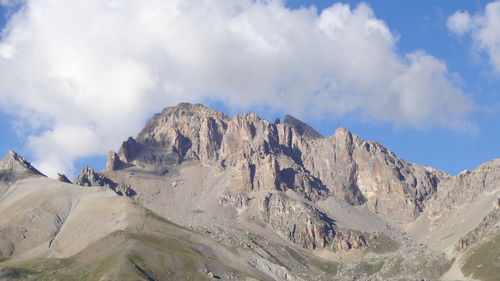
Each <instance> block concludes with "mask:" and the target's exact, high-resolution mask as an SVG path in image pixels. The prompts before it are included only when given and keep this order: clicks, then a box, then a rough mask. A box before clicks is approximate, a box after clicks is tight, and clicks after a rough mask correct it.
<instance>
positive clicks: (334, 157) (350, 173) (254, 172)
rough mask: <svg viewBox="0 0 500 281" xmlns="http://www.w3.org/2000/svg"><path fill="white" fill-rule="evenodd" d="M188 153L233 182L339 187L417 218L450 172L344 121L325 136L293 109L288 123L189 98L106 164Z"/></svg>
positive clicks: (313, 192) (324, 192)
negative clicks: (356, 131) (402, 155)
mask: <svg viewBox="0 0 500 281" xmlns="http://www.w3.org/2000/svg"><path fill="white" fill-rule="evenodd" d="M117 156H118V157H117ZM189 160H198V161H201V163H203V164H205V165H210V166H217V167H219V168H220V169H222V170H223V171H224V173H226V174H229V177H230V178H231V180H230V181H229V182H228V183H227V188H229V189H240V190H243V191H247V192H250V191H273V190H281V191H285V190H288V189H292V190H294V191H296V192H298V193H300V194H301V195H302V196H303V197H304V198H306V199H309V200H320V199H324V198H326V197H328V196H329V194H334V195H336V196H338V197H339V198H342V199H344V200H345V201H346V202H348V203H350V204H352V205H363V204H364V205H366V206H367V207H368V208H369V209H371V210H372V211H374V212H375V213H377V214H381V215H382V216H384V217H386V218H389V219H391V220H394V221H399V222H403V221H411V220H413V219H414V218H416V217H417V216H418V215H419V213H420V212H422V210H423V209H424V208H425V204H426V202H427V201H428V200H429V199H430V198H431V197H432V196H433V195H434V194H435V192H436V189H437V186H438V184H439V182H440V180H441V179H442V178H443V177H445V176H446V175H445V174H444V173H442V172H440V171H437V170H435V169H431V168H428V167H424V166H420V165H416V164H412V163H408V162H406V161H404V160H401V159H399V158H397V156H396V155H394V153H392V152H391V151H389V150H388V149H386V148H384V147H382V146H381V145H379V144H378V143H376V142H373V141H363V140H361V139H360V138H359V137H357V136H355V135H352V134H351V133H350V132H349V131H347V130H346V129H344V128H340V129H339V130H337V131H336V132H335V134H334V135H333V136H331V137H328V138H324V137H322V136H321V134H319V133H317V132H316V131H315V130H314V129H312V128H311V127H310V126H308V125H306V124H305V123H303V122H302V121H300V120H298V119H296V118H294V117H292V116H290V115H287V116H286V117H285V120H284V123H283V124H281V123H279V122H274V123H271V122H269V121H267V120H263V119H261V118H260V117H258V116H257V115H256V114H241V115H237V116H235V117H233V118H229V117H228V116H227V115H225V114H223V113H220V112H217V111H214V110H212V109H209V108H206V107H204V106H202V105H199V104H194V105H192V104H187V103H183V104H179V105H178V106H176V107H170V108H166V109H165V110H163V112H162V113H160V114H157V115H155V116H154V117H153V118H152V119H151V120H150V121H148V123H147V124H146V127H145V128H144V129H143V130H142V131H141V132H140V133H139V135H138V136H137V139H134V138H129V139H128V140H127V141H126V142H124V143H123V145H122V147H121V148H120V151H119V153H118V154H115V153H112V152H111V153H110V154H109V157H108V164H107V165H106V167H107V170H117V169H120V168H119V167H124V165H135V166H137V167H145V166H148V165H153V166H154V165H157V166H158V165H159V166H162V165H163V166H172V165H179V164H180V163H182V162H183V161H189Z"/></svg>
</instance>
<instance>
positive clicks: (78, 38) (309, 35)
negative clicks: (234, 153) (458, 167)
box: [0, 0, 471, 175]
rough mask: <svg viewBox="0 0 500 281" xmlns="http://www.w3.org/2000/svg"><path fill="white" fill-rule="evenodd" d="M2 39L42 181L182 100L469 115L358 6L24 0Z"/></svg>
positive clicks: (436, 118)
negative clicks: (45, 174)
mask: <svg viewBox="0 0 500 281" xmlns="http://www.w3.org/2000/svg"><path fill="white" fill-rule="evenodd" d="M2 38H3V39H2V40H1V42H0V44H1V45H0V46H2V47H1V48H0V50H2V51H1V52H0V53H1V54H2V55H1V56H0V103H1V104H2V106H3V107H4V110H7V111H9V112H15V113H16V114H17V115H18V117H19V118H20V119H21V120H23V121H24V123H28V124H30V125H31V127H32V128H33V129H36V130H35V131H38V132H40V130H42V131H41V133H39V134H33V136H32V137H31V138H30V141H29V142H28V145H29V147H30V148H31V150H32V151H33V154H34V156H35V158H36V161H35V162H36V163H35V164H42V166H43V167H41V169H42V170H44V171H45V172H48V173H49V174H52V175H53V174H54V172H55V171H57V170H60V171H63V172H68V171H70V170H71V169H72V162H73V161H74V160H75V159H76V158H78V157H84V156H88V155H95V154H99V153H104V152H106V151H107V150H108V149H110V148H116V147H117V146H118V145H119V144H120V142H121V141H122V140H123V139H125V138H126V137H127V136H129V135H134V134H136V133H137V132H138V130H139V129H140V128H141V127H142V126H143V122H144V119H145V118H146V117H147V116H149V115H150V114H152V113H153V112H156V111H159V110H161V108H163V107H165V106H168V105H173V104H176V103H178V102H181V101H196V102H206V101H220V102H223V103H224V104H225V105H226V106H229V107H231V108H236V109H239V110H241V109H244V110H252V108H255V107H259V106H264V107H266V108H270V109H271V110H274V111H276V112H280V113H284V112H290V113H292V114H299V115H304V114H314V115H319V116H325V115H335V116H342V115H344V114H347V113H352V112H354V113H355V114H359V115H360V117H362V118H365V119H369V120H373V121H379V122H389V123H392V124H394V125H396V126H406V127H416V128H422V127H433V126H438V127H447V128H453V129H460V128H461V127H463V126H464V124H465V123H464V122H463V118H464V116H465V114H466V113H467V112H468V111H469V109H470V107H471V102H470V101H469V100H468V98H467V97H466V96H465V95H464V94H463V93H462V92H461V91H460V90H459V89H458V88H456V87H455V86H454V85H453V83H452V82H450V81H451V80H450V78H449V76H451V75H452V74H450V73H449V72H448V70H447V69H446V66H445V65H444V63H443V62H442V61H440V60H438V59H436V58H434V57H432V56H430V55H428V54H425V53H424V52H422V51H417V52H415V53H412V54H408V55H407V56H406V57H403V58H401V57H400V56H398V54H396V52H395V50H394V49H395V44H396V43H397V38H396V37H395V36H394V35H393V34H392V33H391V31H390V29H389V27H388V26H387V25H386V24H385V23H384V22H383V21H381V20H380V19H377V18H376V17H375V15H374V14H373V12H372V10H371V9H370V7H368V6H367V5H364V4H361V5H359V6H357V7H355V8H351V7H349V6H348V5H344V4H334V5H332V6H331V7H329V8H328V9H325V10H323V11H322V12H321V13H320V14H318V13H317V11H316V10H315V9H314V8H311V9H304V8H302V9H295V10H290V9H288V8H286V7H285V6H284V4H283V1H278V0H268V1H253V0H225V1H221V0H218V1H215V0H190V1H186V0H169V1H165V0H149V1H134V0H122V1H111V0H107V1H103V0H71V1H69V0H33V1H27V2H26V3H25V6H24V7H23V8H22V9H20V10H19V11H18V12H17V13H16V14H15V15H14V16H13V17H11V19H10V21H9V23H8V26H7V27H6V28H5V30H4V31H3V37H2Z"/></svg>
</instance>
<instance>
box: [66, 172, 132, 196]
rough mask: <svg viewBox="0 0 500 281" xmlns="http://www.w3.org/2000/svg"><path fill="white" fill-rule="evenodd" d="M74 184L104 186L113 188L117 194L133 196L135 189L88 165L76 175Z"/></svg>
mask: <svg viewBox="0 0 500 281" xmlns="http://www.w3.org/2000/svg"><path fill="white" fill-rule="evenodd" d="M74 183H75V184H77V185H81V186H88V187H91V186H94V187H98V186H100V187H105V188H109V189H111V190H113V191H114V192H115V193H116V194H118V195H125V196H133V195H135V191H134V190H133V189H131V188H130V187H129V186H127V185H124V184H118V183H116V182H114V181H112V180H111V179H109V178H107V177H106V176H104V175H102V174H101V173H98V172H96V171H94V169H92V167H90V166H86V167H84V168H83V169H82V170H81V171H80V174H79V175H78V176H77V177H76V179H75V181H74Z"/></svg>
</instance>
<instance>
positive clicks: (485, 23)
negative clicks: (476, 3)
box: [448, 0, 500, 75]
mask: <svg viewBox="0 0 500 281" xmlns="http://www.w3.org/2000/svg"><path fill="white" fill-rule="evenodd" d="M448 28H449V29H450V30H451V31H452V32H454V33H456V34H458V35H465V34H469V35H470V36H471V38H472V41H473V48H474V49H475V50H476V51H477V52H484V53H486V55H487V56H488V58H489V61H490V64H491V66H492V67H493V69H494V70H495V72H496V73H497V74H499V75H500V0H497V1H494V2H491V3H489V4H488V5H486V7H485V10H484V11H483V12H481V13H478V14H475V15H472V16H469V14H468V13H467V12H455V13H454V14H453V15H451V16H450V17H449V18H448Z"/></svg>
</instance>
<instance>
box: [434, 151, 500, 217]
mask: <svg viewBox="0 0 500 281" xmlns="http://www.w3.org/2000/svg"><path fill="white" fill-rule="evenodd" d="M499 186H500V159H495V160H491V161H488V162H486V163H484V164H482V165H480V166H479V167H477V168H476V169H474V170H472V171H469V170H467V171H463V172H461V173H460V174H458V175H457V176H455V177H450V176H447V177H443V179H442V181H441V183H440V185H439V192H438V193H437V198H436V200H434V202H433V204H431V205H430V206H429V211H430V213H431V214H432V213H440V212H443V211H449V210H450V209H452V208H454V207H456V206H457V204H458V205H464V204H467V203H470V202H473V201H475V200H477V198H478V197H479V196H481V195H482V194H483V193H484V192H487V191H493V190H495V189H497V188H498V187H499Z"/></svg>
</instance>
